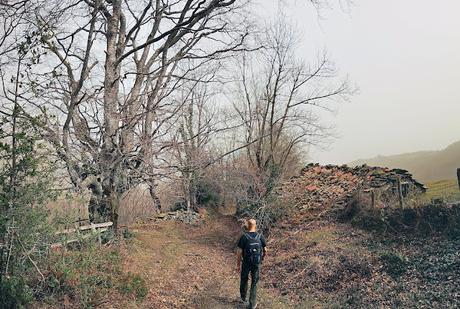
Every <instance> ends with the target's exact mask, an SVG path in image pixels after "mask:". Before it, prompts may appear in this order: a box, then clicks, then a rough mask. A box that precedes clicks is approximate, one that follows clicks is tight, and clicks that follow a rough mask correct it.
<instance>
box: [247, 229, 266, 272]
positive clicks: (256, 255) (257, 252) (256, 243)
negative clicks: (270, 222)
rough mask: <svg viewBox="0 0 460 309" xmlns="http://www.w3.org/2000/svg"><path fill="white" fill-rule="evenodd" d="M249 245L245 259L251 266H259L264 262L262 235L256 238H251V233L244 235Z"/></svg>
mask: <svg viewBox="0 0 460 309" xmlns="http://www.w3.org/2000/svg"><path fill="white" fill-rule="evenodd" d="M244 235H245V236H246V239H247V240H248V243H247V244H246V248H245V250H244V251H245V252H244V258H245V260H246V261H247V262H248V263H250V264H251V265H259V264H260V262H261V261H262V241H261V240H260V236H261V235H260V234H257V235H256V236H255V237H251V235H249V233H244Z"/></svg>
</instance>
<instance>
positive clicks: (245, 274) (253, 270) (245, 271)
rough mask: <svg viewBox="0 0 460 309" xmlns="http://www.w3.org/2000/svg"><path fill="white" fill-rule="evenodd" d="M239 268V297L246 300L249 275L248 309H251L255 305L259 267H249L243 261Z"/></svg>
mask: <svg viewBox="0 0 460 309" xmlns="http://www.w3.org/2000/svg"><path fill="white" fill-rule="evenodd" d="M242 264H243V265H242V267H241V282H240V296H241V299H246V295H247V292H248V281H249V274H251V291H250V294H249V308H253V307H254V306H255V304H256V303H257V282H258V281H259V268H260V267H259V265H251V264H249V263H245V262H244V261H243V263H242Z"/></svg>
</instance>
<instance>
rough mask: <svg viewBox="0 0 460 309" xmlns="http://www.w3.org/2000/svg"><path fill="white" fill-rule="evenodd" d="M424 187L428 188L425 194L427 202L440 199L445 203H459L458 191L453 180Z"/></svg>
mask: <svg viewBox="0 0 460 309" xmlns="http://www.w3.org/2000/svg"><path fill="white" fill-rule="evenodd" d="M426 186H427V188H428V190H427V192H426V194H425V198H426V199H427V200H432V199H438V198H441V199H444V200H446V201H460V190H459V187H458V182H457V180H455V179H450V180H439V181H435V182H430V183H427V184H426Z"/></svg>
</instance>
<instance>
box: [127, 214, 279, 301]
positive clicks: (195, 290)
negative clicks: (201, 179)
mask: <svg viewBox="0 0 460 309" xmlns="http://www.w3.org/2000/svg"><path fill="white" fill-rule="evenodd" d="M135 232H136V237H135V240H134V242H133V244H132V245H131V246H130V248H129V250H127V256H126V260H125V264H124V267H125V270H126V271H129V272H131V273H134V274H139V275H140V276H142V277H143V278H144V279H145V280H146V282H147V284H148V286H149V292H148V294H147V296H146V297H145V299H144V300H143V301H142V303H129V304H120V305H121V306H125V307H128V308H158V309H159V308H168V309H171V308H200V309H201V308H210V309H211V308H212V309H219V308H222V309H227V308H228V309H230V308H232V309H234V308H245V307H242V306H241V305H240V304H239V303H238V294H239V292H238V280H239V279H238V274H237V273H236V272H235V264H236V263H235V254H234V250H235V243H236V241H237V238H238V236H239V233H240V228H239V226H238V224H237V223H236V222H235V220H234V218H233V217H231V216H217V217H215V218H210V219H209V220H208V221H207V224H203V225H200V226H190V225H186V224H181V223H177V222H160V223H151V224H144V225H138V226H136V227H135ZM261 280H262V281H263V269H262V272H261ZM259 295H260V297H259V299H262V298H263V301H262V300H261V301H260V302H259V303H260V307H259V308H285V306H284V305H282V304H281V303H280V304H278V302H279V301H278V300H277V299H275V298H274V297H273V296H272V295H273V291H268V290H265V289H264V288H263V287H260V288H259Z"/></svg>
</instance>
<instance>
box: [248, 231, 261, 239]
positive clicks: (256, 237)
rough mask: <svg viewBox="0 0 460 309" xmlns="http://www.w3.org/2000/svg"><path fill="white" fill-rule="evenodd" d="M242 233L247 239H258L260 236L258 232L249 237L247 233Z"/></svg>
mask: <svg viewBox="0 0 460 309" xmlns="http://www.w3.org/2000/svg"><path fill="white" fill-rule="evenodd" d="M244 235H245V236H246V238H247V239H250V240H260V237H261V236H262V235H261V234H260V233H257V234H256V236H254V237H251V235H249V233H244Z"/></svg>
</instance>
